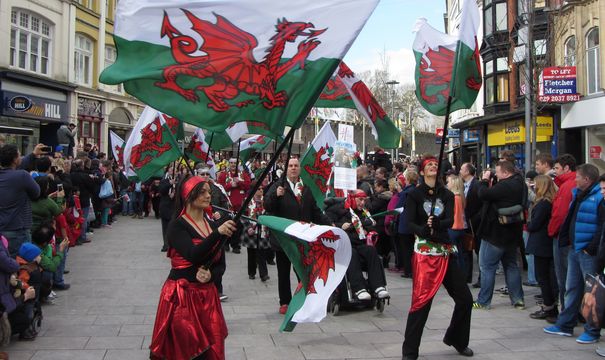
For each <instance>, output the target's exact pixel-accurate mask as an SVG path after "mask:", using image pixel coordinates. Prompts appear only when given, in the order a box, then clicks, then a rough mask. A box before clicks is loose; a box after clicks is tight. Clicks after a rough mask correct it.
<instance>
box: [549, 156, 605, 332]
mask: <svg viewBox="0 0 605 360" xmlns="http://www.w3.org/2000/svg"><path fill="white" fill-rule="evenodd" d="M598 179H599V170H598V169H597V168H596V166H594V165H591V164H584V165H580V166H578V168H577V169H576V186H577V187H576V188H575V189H573V198H572V202H571V205H570V207H569V213H568V214H567V217H566V218H565V221H564V222H563V225H562V226H561V230H560V233H559V246H567V245H570V251H569V254H568V256H567V281H566V282H565V308H564V309H563V311H562V312H561V313H560V314H559V317H558V319H557V322H556V324H555V325H553V326H549V327H545V328H544V332H545V333H548V334H553V335H559V336H573V328H574V327H575V326H576V323H577V320H578V311H579V310H580V304H581V303H582V297H583V296H584V277H585V276H586V274H594V273H595V272H596V271H597V261H596V255H597V250H598V246H599V241H600V234H601V224H600V223H599V221H598V219H599V208H600V206H599V205H600V203H601V201H603V197H602V196H601V194H600V187H599V183H598ZM600 336H601V334H600V329H595V328H591V327H590V326H589V325H588V324H584V333H583V334H582V335H580V336H579V337H578V338H577V339H576V342H578V343H580V344H592V343H596V342H598V341H599V337H600Z"/></svg>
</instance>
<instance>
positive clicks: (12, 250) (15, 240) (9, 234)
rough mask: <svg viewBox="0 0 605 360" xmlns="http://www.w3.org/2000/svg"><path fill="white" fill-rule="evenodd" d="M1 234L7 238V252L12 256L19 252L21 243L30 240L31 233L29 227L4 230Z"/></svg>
mask: <svg viewBox="0 0 605 360" xmlns="http://www.w3.org/2000/svg"><path fill="white" fill-rule="evenodd" d="M2 235H4V237H5V238H6V239H7V240H8V252H9V254H10V256H11V257H12V258H14V257H15V256H17V255H18V254H19V248H20V247H21V244H23V243H26V242H32V233H31V230H30V229H21V230H6V231H2Z"/></svg>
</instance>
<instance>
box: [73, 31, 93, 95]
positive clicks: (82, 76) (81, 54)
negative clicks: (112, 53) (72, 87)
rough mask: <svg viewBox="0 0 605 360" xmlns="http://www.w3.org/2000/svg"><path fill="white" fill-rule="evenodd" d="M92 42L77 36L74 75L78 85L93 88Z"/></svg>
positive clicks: (84, 37)
mask: <svg viewBox="0 0 605 360" xmlns="http://www.w3.org/2000/svg"><path fill="white" fill-rule="evenodd" d="M92 52H93V46H92V40H90V39H89V38H87V37H86V36H83V35H80V34H76V44H75V51H74V75H75V81H76V83H78V84H82V85H88V86H92Z"/></svg>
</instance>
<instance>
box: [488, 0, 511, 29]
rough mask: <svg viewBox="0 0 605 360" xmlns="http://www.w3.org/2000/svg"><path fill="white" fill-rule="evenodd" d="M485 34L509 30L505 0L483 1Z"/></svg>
mask: <svg viewBox="0 0 605 360" xmlns="http://www.w3.org/2000/svg"><path fill="white" fill-rule="evenodd" d="M483 9H484V12H483V15H484V17H483V24H484V34H485V36H489V35H491V34H492V33H494V32H498V31H508V14H507V4H506V1H505V0H484V2H483Z"/></svg>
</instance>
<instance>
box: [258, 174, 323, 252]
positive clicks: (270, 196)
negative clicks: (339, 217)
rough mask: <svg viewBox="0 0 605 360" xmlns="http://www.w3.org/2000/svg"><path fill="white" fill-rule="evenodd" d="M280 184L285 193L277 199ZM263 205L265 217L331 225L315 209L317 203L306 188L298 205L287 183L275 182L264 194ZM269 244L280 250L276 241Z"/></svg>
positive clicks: (306, 187) (316, 208)
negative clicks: (271, 216)
mask: <svg viewBox="0 0 605 360" xmlns="http://www.w3.org/2000/svg"><path fill="white" fill-rule="evenodd" d="M282 184H283V187H284V189H285V190H286V191H285V194H284V195H283V196H280V197H278V196H277V187H278V186H282ZM263 205H264V207H265V212H266V214H267V215H274V216H279V217H283V218H286V219H290V220H296V221H304V222H312V223H314V224H318V225H330V224H331V223H332V221H330V218H328V217H327V216H326V215H325V214H324V213H322V212H321V210H320V209H319V208H318V207H317V203H316V202H315V199H314V198H313V194H312V193H311V190H310V189H309V187H308V186H305V187H304V188H303V191H302V198H301V201H300V203H299V202H298V201H297V200H296V196H294V192H293V191H292V189H291V188H290V184H288V182H287V181H285V182H284V183H282V181H281V180H279V181H276V182H275V183H274V184H273V185H271V187H270V188H269V190H268V191H267V193H266V194H265V201H264V204H263ZM272 240H273V239H272ZM271 243H272V245H273V246H274V247H275V248H276V249H277V250H280V247H279V245H278V244H277V242H276V241H272V242H271Z"/></svg>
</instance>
